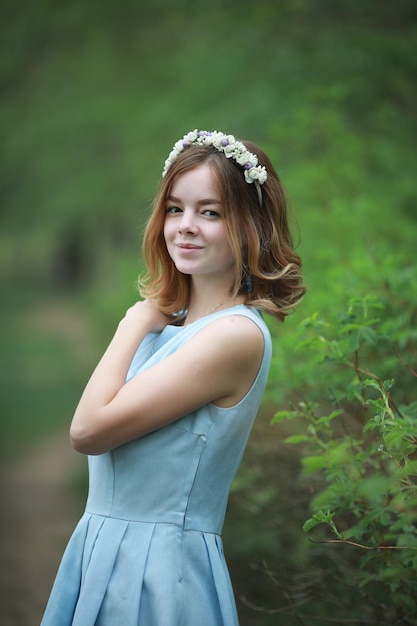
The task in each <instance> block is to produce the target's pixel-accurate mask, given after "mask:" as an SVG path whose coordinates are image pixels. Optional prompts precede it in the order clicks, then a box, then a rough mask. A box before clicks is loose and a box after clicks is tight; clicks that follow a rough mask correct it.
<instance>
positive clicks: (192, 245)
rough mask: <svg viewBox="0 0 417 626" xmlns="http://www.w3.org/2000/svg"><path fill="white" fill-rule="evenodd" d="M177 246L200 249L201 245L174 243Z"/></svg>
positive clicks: (182, 248) (181, 248) (184, 248)
mask: <svg viewBox="0 0 417 626" xmlns="http://www.w3.org/2000/svg"><path fill="white" fill-rule="evenodd" d="M175 245H176V247H177V248H180V250H201V249H202V246H196V245H195V244H194V243H176V244H175Z"/></svg>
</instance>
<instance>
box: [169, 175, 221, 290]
mask: <svg viewBox="0 0 417 626" xmlns="http://www.w3.org/2000/svg"><path fill="white" fill-rule="evenodd" d="M165 208H166V215H165V224H164V237H165V243H166V246H167V249H168V253H169V255H170V257H171V259H172V261H173V262H174V264H175V266H176V268H177V269H178V271H179V272H181V273H183V274H190V275H192V276H196V275H206V276H207V277H209V276H214V275H216V276H217V277H219V276H224V278H225V280H226V279H227V280H228V282H229V284H230V281H231V279H232V276H233V254H232V249H231V247H230V244H229V240H228V236H227V230H226V223H225V218H224V210H223V207H222V205H221V201H220V193H219V191H218V188H217V185H216V178H215V175H214V173H213V171H212V170H211V169H210V167H209V166H208V165H199V166H197V167H195V168H193V169H191V170H189V171H187V172H184V173H183V174H180V175H178V176H177V177H176V178H175V179H174V182H173V185H172V187H171V191H170V194H169V196H168V197H167V200H166V207H165Z"/></svg>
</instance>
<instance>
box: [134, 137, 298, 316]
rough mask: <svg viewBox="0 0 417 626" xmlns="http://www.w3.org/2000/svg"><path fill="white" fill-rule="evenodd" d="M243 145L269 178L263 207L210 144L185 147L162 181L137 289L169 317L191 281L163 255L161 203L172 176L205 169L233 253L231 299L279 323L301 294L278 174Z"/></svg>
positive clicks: (184, 303) (180, 306) (181, 306)
mask: <svg viewBox="0 0 417 626" xmlns="http://www.w3.org/2000/svg"><path fill="white" fill-rule="evenodd" d="M242 143H244V145H245V146H246V147H247V149H248V150H249V151H250V152H253V153H254V154H256V155H257V157H258V160H259V164H260V165H263V166H265V168H266V170H267V174H268V177H267V180H266V181H265V183H264V184H263V185H261V186H260V188H261V191H262V205H261V204H260V202H259V197H258V193H257V189H256V186H255V184H254V183H250V184H249V183H247V182H246V181H245V178H244V172H243V168H242V167H241V166H240V165H238V164H237V163H236V162H235V161H234V160H233V159H231V158H226V157H225V156H224V154H222V153H220V152H219V151H218V150H217V149H216V148H214V147H212V146H209V147H208V146H195V145H190V146H189V147H187V148H185V149H184V150H183V152H181V154H179V155H178V157H177V158H176V159H175V160H174V161H173V163H172V164H171V166H170V167H169V169H168V171H167V173H166V175H165V177H164V178H162V180H161V183H160V186H159V190H158V192H157V195H156V197H155V200H154V203H153V210H152V213H151V216H150V218H149V221H148V223H147V226H146V229H145V233H144V238H143V246H142V254H143V259H144V261H145V264H146V266H147V275H146V276H145V277H144V278H143V279H140V280H139V291H140V294H141V296H142V297H145V298H154V299H156V300H157V301H158V305H159V307H160V309H161V310H162V311H164V312H165V313H167V314H173V313H178V312H179V311H182V310H185V309H187V307H188V302H189V297H190V276H188V275H185V274H182V273H181V272H179V271H178V270H177V269H176V267H175V265H174V263H173V262H172V260H171V257H170V256H169V254H168V250H167V247H166V244H165V239H164V222H165V215H166V200H167V197H168V196H169V194H170V190H171V188H172V185H173V181H174V179H175V178H176V177H177V176H180V175H181V174H183V173H184V172H187V171H188V170H191V169H193V168H195V167H197V166H199V165H204V164H205V165H208V166H209V167H210V168H211V170H212V171H213V172H214V175H215V180H216V181H217V184H218V191H219V194H220V200H221V203H222V216H224V220H225V224H226V228H227V233H228V237H229V243H230V246H231V248H232V252H233V256H234V264H235V279H234V284H233V285H232V287H231V296H233V297H236V296H238V295H244V297H245V304H246V305H248V306H253V307H256V308H258V309H260V310H261V311H264V312H265V313H268V314H270V315H272V316H274V317H276V318H277V319H279V320H281V321H283V320H284V319H285V317H286V315H287V314H288V313H289V312H290V311H291V310H292V309H293V308H294V307H295V306H296V305H297V304H298V303H299V302H300V300H301V299H302V297H303V295H304V293H305V291H306V289H305V287H304V286H303V284H302V272H301V267H302V263H301V259H300V257H299V255H298V254H297V253H296V252H295V250H294V245H293V239H292V235H291V232H290V227H289V223H288V215H287V206H286V199H285V194H284V191H283V188H282V185H281V182H280V180H279V177H278V175H277V173H276V171H275V170H274V168H273V166H272V164H271V162H270V160H269V158H268V157H267V156H266V154H265V153H264V152H263V151H262V150H261V149H260V148H259V147H258V146H256V145H255V144H253V143H251V142H248V141H244V142H242Z"/></svg>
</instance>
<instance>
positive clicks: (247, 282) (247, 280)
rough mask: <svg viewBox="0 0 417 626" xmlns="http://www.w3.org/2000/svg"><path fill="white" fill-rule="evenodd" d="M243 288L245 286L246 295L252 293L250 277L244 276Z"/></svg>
mask: <svg viewBox="0 0 417 626" xmlns="http://www.w3.org/2000/svg"><path fill="white" fill-rule="evenodd" d="M245 286H246V291H247V292H248V293H252V291H253V283H252V280H251V277H250V276H246V278H245Z"/></svg>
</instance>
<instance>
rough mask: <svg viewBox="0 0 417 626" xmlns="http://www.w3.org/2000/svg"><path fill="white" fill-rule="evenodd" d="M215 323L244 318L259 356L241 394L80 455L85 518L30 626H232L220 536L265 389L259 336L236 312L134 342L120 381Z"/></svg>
mask: <svg viewBox="0 0 417 626" xmlns="http://www.w3.org/2000/svg"><path fill="white" fill-rule="evenodd" d="M225 315H243V316H245V317H248V318H250V319H251V320H253V321H254V322H255V323H256V324H257V325H258V326H259V328H260V329H261V331H262V333H263V335H264V345H265V348H264V356H263V360H262V364H261V367H260V370H259V372H258V375H257V378H256V380H255V382H254V384H253V385H252V388H251V389H250V391H249V392H248V394H247V395H246V396H245V397H244V398H243V399H242V400H241V401H240V402H239V403H238V404H237V405H235V406H233V407H231V408H219V407H216V406H214V405H213V404H209V405H207V406H204V407H202V408H201V409H198V410H197V411H195V412H194V413H191V414H190V415H187V416H185V417H183V418H181V419H179V420H178V421H176V422H174V423H172V424H169V425H168V426H165V427H163V428H160V429H159V430H156V431H155V432H153V433H150V434H148V435H145V436H143V437H140V438H138V439H135V440H134V441H131V442H130V443H127V444H125V445H122V446H120V447H119V448H116V449H114V450H112V451H111V452H106V453H105V454H101V455H98V456H92V457H89V472H90V486H89V495H88V500H87V505H86V510H85V513H84V515H83V517H82V518H81V520H80V522H79V523H78V526H77V527H76V529H75V531H74V533H73V535H72V537H71V539H70V541H69V543H68V546H67V548H66V551H65V553H64V556H63V558H62V562H61V565H60V567H59V570H58V574H57V577H56V580H55V583H54V586H53V588H52V592H51V596H50V598H49V602H48V605H47V608H46V611H45V614H44V617H43V620H42V625H41V626H70V625H72V626H236V625H237V624H238V618H237V613H236V605H235V600H234V596H233V591H232V586H231V583H230V578H229V573H228V570H227V566H226V562H225V559H224V555H223V547H222V540H221V536H220V533H221V531H222V527H223V521H224V515H225V510H226V504H227V499H228V495H229V491H230V487H231V484H232V481H233V478H234V476H235V473H236V471H237V468H238V466H239V464H240V461H241V458H242V456H243V452H244V449H245V446H246V443H247V440H248V437H249V434H250V431H251V428H252V424H253V421H254V418H255V416H256V413H257V411H258V408H259V404H260V402H261V399H262V395H263V392H264V389H265V385H266V381H267V377H268V372H269V367H270V361H271V337H270V334H269V331H268V328H267V326H266V324H265V322H264V321H263V319H262V317H261V315H260V314H259V313H258V312H257V311H256V310H254V309H250V308H249V307H246V306H244V305H238V306H235V307H232V308H229V309H226V310H223V311H218V312H215V313H213V314H211V315H208V316H206V317H204V318H201V319H199V320H197V321H196V322H194V323H192V324H189V325H187V326H183V327H182V326H167V327H166V328H165V329H164V330H163V331H162V332H161V333H160V334H149V335H147V336H146V337H145V339H144V341H143V342H142V344H141V345H140V347H139V349H138V351H137V353H136V355H135V357H134V358H133V361H132V364H131V366H130V369H129V373H128V377H127V378H128V379H129V378H131V377H133V376H135V375H136V374H137V373H138V372H140V371H141V370H143V369H146V368H148V367H150V366H151V365H153V364H155V363H157V362H158V361H160V360H161V359H164V358H165V357H166V356H168V355H169V354H171V353H173V352H175V351H176V350H177V349H178V348H179V347H180V346H181V345H182V344H183V343H185V342H186V341H188V340H189V339H190V338H191V337H192V336H193V335H195V333H197V332H198V331H199V330H200V329H201V328H203V327H204V326H206V325H207V324H209V323H210V322H211V321H213V320H215V319H217V318H220V317H223V316H225Z"/></svg>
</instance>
